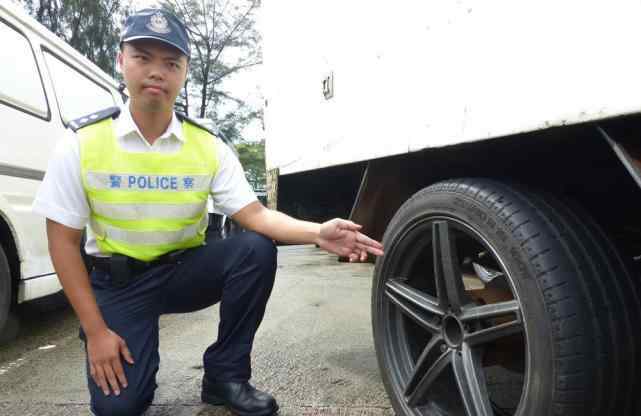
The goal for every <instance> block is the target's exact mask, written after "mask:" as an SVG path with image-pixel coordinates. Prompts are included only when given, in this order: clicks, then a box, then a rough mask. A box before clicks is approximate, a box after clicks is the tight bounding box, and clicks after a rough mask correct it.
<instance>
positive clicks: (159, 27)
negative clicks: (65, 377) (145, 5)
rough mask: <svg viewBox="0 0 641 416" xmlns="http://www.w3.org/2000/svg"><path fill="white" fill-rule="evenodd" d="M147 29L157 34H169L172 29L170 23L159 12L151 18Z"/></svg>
mask: <svg viewBox="0 0 641 416" xmlns="http://www.w3.org/2000/svg"><path fill="white" fill-rule="evenodd" d="M147 28H148V29H149V30H151V31H153V32H156V33H169V32H171V29H170V28H169V23H167V19H165V16H163V15H162V13H160V12H158V13H156V14H154V15H153V16H151V19H149V23H147Z"/></svg>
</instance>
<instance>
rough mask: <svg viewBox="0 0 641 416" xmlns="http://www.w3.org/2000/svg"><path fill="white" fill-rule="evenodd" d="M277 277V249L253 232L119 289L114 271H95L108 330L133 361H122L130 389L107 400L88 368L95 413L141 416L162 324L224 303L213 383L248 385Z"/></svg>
mask: <svg viewBox="0 0 641 416" xmlns="http://www.w3.org/2000/svg"><path fill="white" fill-rule="evenodd" d="M275 273H276V247H275V245H274V243H273V242H272V241H271V240H269V239H268V238H266V237H263V236H261V235H259V234H256V233H253V232H244V233H239V234H238V235H236V236H233V237H230V238H227V239H224V240H213V239H209V240H208V243H207V245H204V246H202V247H198V248H194V249H190V250H187V251H186V252H185V253H184V254H183V255H181V257H180V259H179V261H178V263H176V264H166V265H159V266H156V267H154V268H151V269H149V270H147V271H146V272H144V273H141V274H140V275H138V276H137V277H136V278H135V279H134V280H133V281H131V282H130V283H129V284H128V285H127V286H125V287H115V286H114V285H113V284H112V283H111V276H110V275H109V273H107V272H105V271H102V270H98V269H94V270H93V271H92V272H91V285H92V288H93V291H94V294H95V296H96V300H97V302H98V306H99V308H100V311H101V312H102V315H103V317H104V319H105V321H106V322H107V325H108V326H109V328H110V329H111V330H112V331H114V332H116V333H117V334H118V335H119V336H120V337H122V338H123V339H124V340H125V342H126V343H127V346H128V347H129V350H130V351H131V353H132V355H133V358H134V361H135V363H134V364H133V365H130V364H128V363H126V362H125V361H124V360H123V361H122V363H123V367H124V369H125V375H126V377H127V382H128V387H127V388H125V389H121V391H120V395H119V396H116V395H114V394H113V393H111V394H110V395H109V396H105V395H104V393H103V392H102V390H101V389H100V388H99V387H98V385H97V384H96V383H95V382H94V381H93V379H92V378H91V376H90V375H89V371H88V369H87V379H88V385H89V392H90V394H91V410H92V411H93V413H94V414H96V415H99V416H106V415H109V416H130V415H131V416H133V415H140V414H141V413H143V412H144V411H145V409H146V408H147V407H148V406H149V405H150V404H151V402H152V400H153V397H154V391H155V389H156V373H157V372H158V366H159V362H160V356H159V353H158V319H159V317H160V315H162V314H171V313H186V312H193V311H197V310H200V309H203V308H207V307H209V306H211V305H213V304H215V303H217V302H220V324H219V326H218V339H217V340H216V342H214V343H213V344H211V345H210V346H209V347H208V348H207V350H206V351H205V353H204V356H203V362H204V369H205V377H207V378H208V379H209V380H211V381H239V382H243V381H247V380H249V379H250V377H251V361H250V354H251V350H252V344H253V341H254V335H255V333H256V330H257V329H258V326H259V325H260V323H261V321H262V319H263V315H264V312H265V306H266V305H267V301H268V299H269V295H270V294H271V290H272V286H273V284H274V276H275Z"/></svg>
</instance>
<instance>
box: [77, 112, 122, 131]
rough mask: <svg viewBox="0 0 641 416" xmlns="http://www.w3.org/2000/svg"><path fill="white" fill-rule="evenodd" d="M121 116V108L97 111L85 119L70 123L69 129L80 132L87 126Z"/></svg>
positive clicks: (81, 118)
mask: <svg viewBox="0 0 641 416" xmlns="http://www.w3.org/2000/svg"><path fill="white" fill-rule="evenodd" d="M119 114H120V108H119V107H109V108H106V109H104V110H100V111H96V112H95V113H91V114H89V115H86V116H84V117H80V118H77V119H75V120H73V121H70V122H69V127H70V128H71V130H73V131H78V130H80V129H81V128H83V127H85V126H88V125H90V124H93V123H97V122H98V121H101V120H104V119H107V118H109V117H112V118H117V117H118V115H119Z"/></svg>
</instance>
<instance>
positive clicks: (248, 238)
mask: <svg viewBox="0 0 641 416" xmlns="http://www.w3.org/2000/svg"><path fill="white" fill-rule="evenodd" d="M243 238H244V240H245V244H247V247H248V249H249V251H250V253H251V261H252V262H253V263H254V264H256V265H257V266H258V267H259V268H260V269H261V270H262V271H265V272H266V273H268V274H270V275H273V274H274V272H275V271H276V245H275V244H274V242H273V241H272V240H271V239H269V238H267V237H265V236H264V235H261V234H258V233H255V232H251V231H250V232H245V233H243Z"/></svg>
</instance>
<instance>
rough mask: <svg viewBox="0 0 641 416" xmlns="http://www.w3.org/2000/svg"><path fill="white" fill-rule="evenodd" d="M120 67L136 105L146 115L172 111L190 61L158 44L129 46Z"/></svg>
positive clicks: (148, 42)
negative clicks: (151, 112)
mask: <svg viewBox="0 0 641 416" xmlns="http://www.w3.org/2000/svg"><path fill="white" fill-rule="evenodd" d="M118 63H119V64H120V68H121V69H122V75H123V77H124V79H125V83H126V84H127V89H128V90H129V94H130V96H131V101H132V104H134V105H136V106H137V107H139V108H140V109H142V110H146V111H168V110H169V111H171V110H173V105H174V101H175V100H176V97H177V96H178V93H179V92H180V89H181V88H182V87H183V85H184V84H185V79H186V78H187V64H188V61H187V57H186V56H185V55H183V54H182V53H181V52H180V51H179V50H178V49H175V48H172V47H171V46H168V45H167V44H165V43H163V42H159V41H155V40H149V39H141V40H137V41H133V42H127V43H125V44H124V45H123V49H122V52H121V53H120V54H118Z"/></svg>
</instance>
